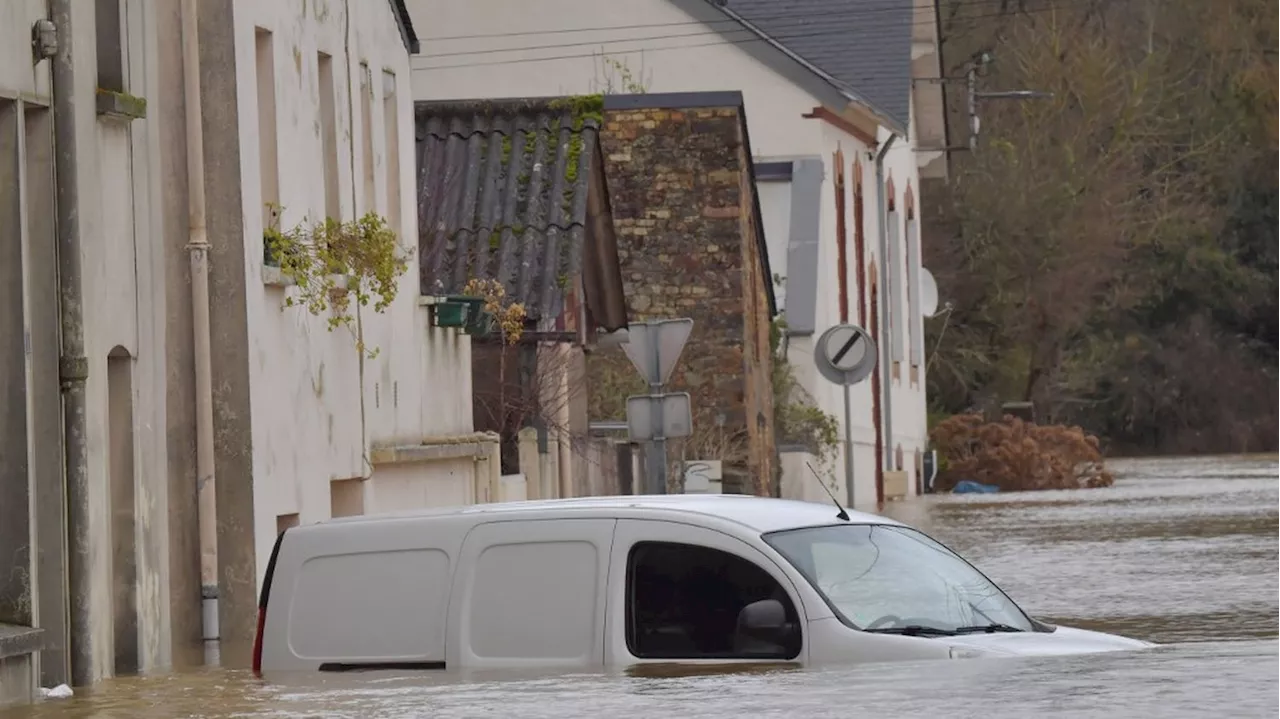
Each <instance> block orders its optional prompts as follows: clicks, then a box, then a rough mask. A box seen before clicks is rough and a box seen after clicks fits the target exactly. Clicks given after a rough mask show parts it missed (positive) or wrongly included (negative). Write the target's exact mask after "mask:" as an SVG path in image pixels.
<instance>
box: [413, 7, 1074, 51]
mask: <svg viewBox="0 0 1280 719" xmlns="http://www.w3.org/2000/svg"><path fill="white" fill-rule="evenodd" d="M1066 1H1067V2H1077V0H1066ZM1007 2H1008V0H968V1H967V2H958V3H956V6H958V7H978V6H984V5H1003V4H1005V3H1007ZM933 8H934V5H933V4H932V3H930V4H925V5H910V6H907V7H880V8H863V9H861V10H856V11H849V10H838V11H833V12H825V13H813V14H806V15H805V19H806V20H812V19H822V18H839V17H865V16H869V15H873V14H884V13H890V12H905V11H908V10H910V11H912V12H914V11H916V10H931V9H933ZM795 17H796V14H795V13H779V14H773V15H756V16H753V17H751V18H746V19H747V20H748V21H750V22H753V23H759V22H767V21H769V20H788V19H793V18H795ZM931 22H932V20H931ZM722 23H727V24H730V25H736V24H739V23H738V21H737V20H735V19H733V18H731V17H724V18H720V19H716V20H680V21H673V22H652V23H633V24H628V25H604V26H598V27H574V28H555V29H548V30H519V31H512V32H495V33H476V34H472V35H440V36H437V37H423V38H420V39H421V41H422V42H424V43H428V42H443V41H449V40H484V39H488V38H501V37H524V36H529V35H562V34H567V33H576V32H610V31H616V30H647V29H650V28H659V27H684V26H690V25H718V24H722Z"/></svg>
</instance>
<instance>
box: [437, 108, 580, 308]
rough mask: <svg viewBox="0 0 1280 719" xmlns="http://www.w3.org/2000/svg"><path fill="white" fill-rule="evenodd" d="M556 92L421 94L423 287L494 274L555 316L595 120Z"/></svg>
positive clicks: (575, 267) (450, 286)
mask: <svg viewBox="0 0 1280 719" xmlns="http://www.w3.org/2000/svg"><path fill="white" fill-rule="evenodd" d="M559 104H560V103H557V102H556V101H534V100H529V101H504V102H466V103H447V104H446V103H432V102H428V103H418V104H417V105H416V108H415V109H416V113H415V115H416V117H415V120H416V129H417V151H418V217H419V225H420V227H419V258H420V263H421V267H420V269H421V282H422V292H423V294H429V295H442V294H456V293H458V292H460V291H461V290H462V288H463V287H464V286H465V285H466V283H467V281H468V280H470V279H472V278H479V279H497V280H499V281H501V282H502V283H503V285H504V286H505V287H506V288H507V291H508V293H510V294H511V295H513V296H514V297H515V298H516V299H517V300H518V301H520V302H523V303H524V304H525V306H526V308H527V309H528V310H529V313H530V316H531V317H533V318H534V319H551V318H554V317H557V316H558V315H559V314H560V312H561V310H562V308H563V302H564V290H565V289H566V288H567V287H569V286H570V284H571V282H572V280H573V278H574V277H575V276H576V275H577V273H578V272H580V271H581V267H582V251H583V243H584V241H585V236H586V222H587V199H588V196H589V193H590V191H591V167H592V154H593V153H598V152H599V147H598V133H599V122H598V121H597V120H595V119H594V118H591V117H584V116H583V114H582V113H575V112H574V111H573V109H572V108H570V107H568V106H567V103H566V106H565V107H563V108H562V107H560V106H559Z"/></svg>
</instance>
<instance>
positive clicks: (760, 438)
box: [588, 92, 777, 495]
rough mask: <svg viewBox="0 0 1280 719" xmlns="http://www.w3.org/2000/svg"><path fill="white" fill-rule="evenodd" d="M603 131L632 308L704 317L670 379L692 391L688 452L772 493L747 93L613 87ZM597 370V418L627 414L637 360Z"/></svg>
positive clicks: (769, 304)
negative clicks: (627, 91) (632, 91)
mask: <svg viewBox="0 0 1280 719" xmlns="http://www.w3.org/2000/svg"><path fill="white" fill-rule="evenodd" d="M600 142H601V145H602V147H603V149H604V155H605V167H606V174H607V175H608V178H609V194H610V198H611V204H612V209H613V218H614V227H615V231H616V234H617V244H618V260H619V264H620V265H621V267H622V278H623V289H624V292H625V294H626V297H627V309H628V317H629V318H630V319H631V320H632V321H643V320H647V319H660V318H670V317H690V318H692V319H693V321H694V326H693V334H692V336H691V337H690V339H689V342H688V344H687V345H686V346H685V349H684V353H683V355H682V356H681V358H680V362H679V363H678V364H677V365H676V368H675V371H674V374H673V377H672V380H671V384H670V391H687V392H689V393H690V394H691V395H692V400H693V415H694V418H693V419H694V430H693V431H694V433H693V436H692V437H690V438H689V439H688V440H686V441H685V446H684V447H683V452H684V457H685V459H686V460H689V461H692V460H717V459H718V460H722V461H723V463H724V464H723V469H724V487H725V491H737V492H742V493H750V494H763V495H771V494H775V493H776V487H777V483H776V481H775V476H776V471H775V467H776V454H775V446H774V433H773V390H772V383H771V373H772V361H771V359H772V358H771V356H770V349H769V331H770V321H771V319H772V318H773V316H774V315H775V313H776V309H775V302H774V296H773V285H772V282H771V281H770V277H771V273H770V271H769V266H768V262H769V260H768V249H767V246H766V245H765V238H764V230H763V226H762V222H761V219H760V209H759V203H758V200H757V197H756V188H755V178H754V173H753V166H752V162H751V145H750V141H749V139H748V134H747V120H746V114H745V112H744V111H743V105H742V95H741V93H739V92H708V93H678V94H643V95H610V96H606V97H605V98H604V126H603V128H602V130H601V134H600ZM588 370H589V373H590V377H591V392H592V403H591V406H592V409H593V416H592V417H591V419H592V420H616V419H621V418H622V416H623V415H622V413H623V411H624V409H623V407H624V401H625V395H626V394H629V393H634V392H636V391H643V389H642V386H637V385H638V377H636V376H635V370H634V369H632V368H631V367H630V365H629V364H628V363H627V360H626V358H625V357H624V356H623V354H622V352H621V351H620V350H618V349H609V350H598V351H596V352H593V353H592V354H591V357H590V359H589V362H588ZM610 415H612V416H610ZM673 449H675V451H673V452H671V453H670V457H671V459H672V461H673V462H675V461H677V460H678V458H679V456H680V454H679V452H680V448H679V447H673ZM668 476H670V477H673V478H677V479H675V480H674V483H675V484H678V483H679V481H680V480H679V479H678V473H676V472H671V473H669V475H668Z"/></svg>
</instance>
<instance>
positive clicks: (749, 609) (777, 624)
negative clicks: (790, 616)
mask: <svg viewBox="0 0 1280 719" xmlns="http://www.w3.org/2000/svg"><path fill="white" fill-rule="evenodd" d="M738 629H739V630H740V631H741V632H742V633H744V634H746V635H748V636H751V637H755V638H757V639H766V640H773V641H776V640H780V639H783V638H785V637H786V636H787V635H788V634H790V632H791V626H790V625H789V624H788V623H787V610H786V609H785V608H783V606H782V602H779V601H778V600H776V599H761V600H760V601H758V602H752V603H750V604H748V605H747V606H745V607H743V608H742V611H741V612H738Z"/></svg>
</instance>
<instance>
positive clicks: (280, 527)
mask: <svg viewBox="0 0 1280 719" xmlns="http://www.w3.org/2000/svg"><path fill="white" fill-rule="evenodd" d="M298 524H299V517H298V513H297V512H293V513H292V514H278V515H276V534H277V535H279V534H280V533H281V532H283V531H284V530H286V529H293V528H294V527H296V526H298Z"/></svg>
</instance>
